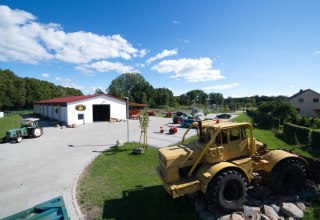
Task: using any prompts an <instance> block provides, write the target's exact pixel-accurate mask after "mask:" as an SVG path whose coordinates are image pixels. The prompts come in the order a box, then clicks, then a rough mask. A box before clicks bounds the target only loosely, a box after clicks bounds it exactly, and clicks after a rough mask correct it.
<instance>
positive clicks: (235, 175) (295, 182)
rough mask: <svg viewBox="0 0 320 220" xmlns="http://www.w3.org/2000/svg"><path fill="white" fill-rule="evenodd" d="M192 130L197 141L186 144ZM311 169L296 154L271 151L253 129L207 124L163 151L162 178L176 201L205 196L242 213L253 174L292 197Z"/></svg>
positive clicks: (198, 124) (211, 202) (214, 122)
mask: <svg viewBox="0 0 320 220" xmlns="http://www.w3.org/2000/svg"><path fill="white" fill-rule="evenodd" d="M191 128H197V129H198V132H197V133H198V139H197V140H192V141H191V142H190V143H188V144H185V137H186V135H187V134H188V132H189V131H190V129H191ZM307 167H308V164H307V162H306V160H305V159H303V158H301V157H299V156H297V155H295V154H292V153H289V152H286V151H283V150H267V148H266V145H264V144H263V143H261V142H259V141H257V140H256V139H255V138H254V137H253V128H252V125H251V124H250V123H235V122H223V121H219V120H205V121H198V122H193V123H192V125H191V126H190V127H189V129H188V130H187V131H186V132H185V134H184V135H183V137H182V142H181V145H179V146H172V147H166V148H161V149H159V166H158V168H157V173H158V175H159V177H160V179H161V181H162V183H163V185H164V188H165V189H166V191H167V192H168V193H169V194H170V195H171V196H172V197H173V198H177V197H179V196H183V195H187V194H192V193H195V192H200V193H203V194H204V195H205V198H206V200H207V202H208V204H209V205H212V206H213V207H218V208H222V209H226V210H237V209H239V208H240V207H241V206H243V205H244V204H245V202H246V198H247V187H248V185H249V184H250V183H252V182H253V180H254V177H255V176H254V171H255V172H256V171H259V172H261V173H263V174H264V176H262V177H264V179H263V180H268V181H267V182H268V184H269V185H270V188H271V189H272V190H274V192H275V193H277V194H280V195H292V194H295V193H297V192H298V191H299V190H300V189H301V188H302V187H303V186H304V184H305V180H306V170H307Z"/></svg>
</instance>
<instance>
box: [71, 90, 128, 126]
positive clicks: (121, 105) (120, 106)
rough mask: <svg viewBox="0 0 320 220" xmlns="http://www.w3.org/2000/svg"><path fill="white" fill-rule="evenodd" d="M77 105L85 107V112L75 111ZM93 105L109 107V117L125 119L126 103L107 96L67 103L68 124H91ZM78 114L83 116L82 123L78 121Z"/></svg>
mask: <svg viewBox="0 0 320 220" xmlns="http://www.w3.org/2000/svg"><path fill="white" fill-rule="evenodd" d="M79 104H82V105H85V106H86V110H85V111H77V110H76V109H75V107H76V106H77V105H79ZM93 105H110V117H111V118H118V119H125V118H126V103H125V102H124V101H120V100H118V99H114V98H111V97H108V96H98V97H93V98H91V99H86V100H81V101H77V102H72V103H68V113H67V114H68V121H67V123H68V124H74V123H76V124H83V123H85V124H86V123H92V122H93ZM78 114H84V121H83V120H78Z"/></svg>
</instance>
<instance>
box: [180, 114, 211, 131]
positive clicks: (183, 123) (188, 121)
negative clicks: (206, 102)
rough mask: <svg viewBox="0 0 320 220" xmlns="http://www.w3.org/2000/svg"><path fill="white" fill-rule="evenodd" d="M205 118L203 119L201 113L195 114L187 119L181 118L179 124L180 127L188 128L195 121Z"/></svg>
mask: <svg viewBox="0 0 320 220" xmlns="http://www.w3.org/2000/svg"><path fill="white" fill-rule="evenodd" d="M204 118H205V117H204V114H203V113H201V112H200V113H195V114H194V115H191V116H188V117H187V118H182V120H181V122H180V125H181V126H182V127H185V128H187V127H190V126H191V125H192V123H193V122H195V121H197V120H199V119H200V120H203V119H204Z"/></svg>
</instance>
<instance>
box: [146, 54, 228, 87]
mask: <svg viewBox="0 0 320 220" xmlns="http://www.w3.org/2000/svg"><path fill="white" fill-rule="evenodd" d="M151 69H152V70H155V71H157V72H159V73H174V74H175V75H171V76H170V77H171V78H183V79H185V80H187V81H188V82H202V81H213V80H218V79H224V78H225V77H224V76H223V75H221V72H220V70H217V69H213V66H212V60H211V59H210V58H208V57H204V58H199V59H187V58H183V59H178V60H163V61H161V62H160V63H158V64H157V65H154V66H153V67H152V68H151Z"/></svg>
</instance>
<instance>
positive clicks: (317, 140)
mask: <svg viewBox="0 0 320 220" xmlns="http://www.w3.org/2000/svg"><path fill="white" fill-rule="evenodd" d="M310 145H311V146H312V147H314V148H317V149H320V131H319V130H313V131H311V142H310Z"/></svg>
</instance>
